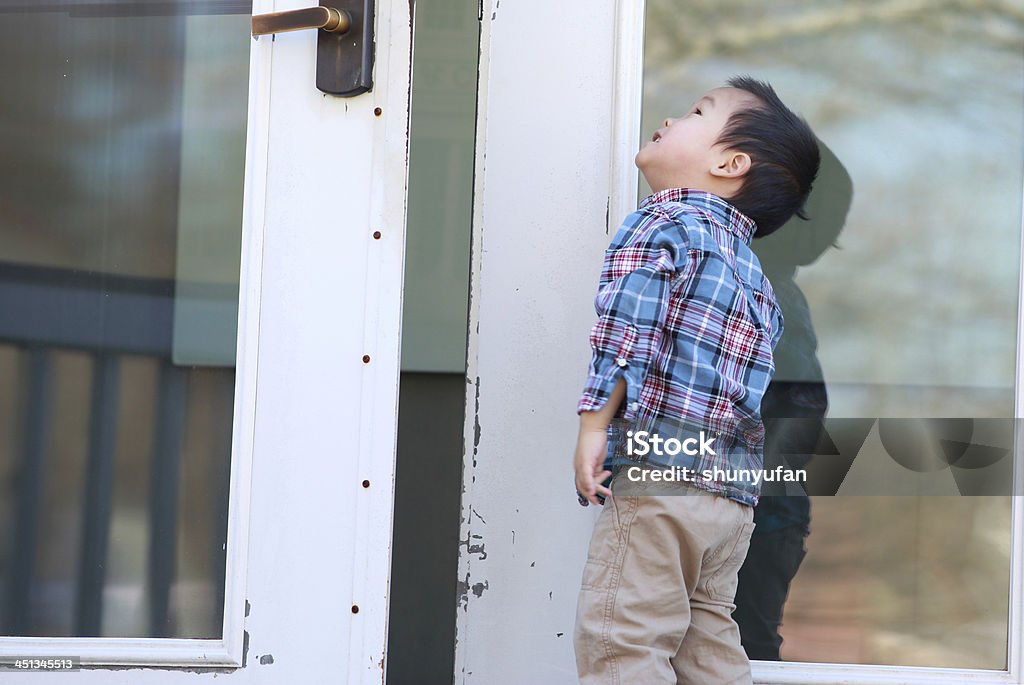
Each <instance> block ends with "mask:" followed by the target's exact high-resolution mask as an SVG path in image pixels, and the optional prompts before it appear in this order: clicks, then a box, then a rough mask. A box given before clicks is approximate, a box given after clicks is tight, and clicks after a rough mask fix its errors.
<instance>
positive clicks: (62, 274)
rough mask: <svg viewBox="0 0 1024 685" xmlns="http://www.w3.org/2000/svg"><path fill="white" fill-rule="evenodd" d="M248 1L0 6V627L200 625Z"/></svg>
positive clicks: (230, 286)
mask: <svg viewBox="0 0 1024 685" xmlns="http://www.w3.org/2000/svg"><path fill="white" fill-rule="evenodd" d="M249 14H250V8H249V3H245V2H237V1H230V2H229V1H221V2H216V1H212V0H211V1H209V2H184V1H182V2H178V3H174V2H139V1H124V2H92V1H90V2H74V1H70V0H69V1H65V2H38V3H27V2H26V3H10V2H8V3H4V4H3V5H0V79H2V81H3V83H4V91H3V95H2V96H0V98H2V104H0V149H2V150H3V151H4V154H3V155H2V156H0V176H2V177H3V178H4V181H5V182H4V183H3V184H0V586H2V594H0V634H3V635H18V636H48V637H59V636H104V637H186V638H217V637H220V635H221V623H222V617H223V596H224V563H225V551H226V550H225V544H226V530H227V494H228V468H229V457H230V447H231V444H230V443H231V422H232V407H233V400H234V398H233V394H234V364H235V341H236V331H235V325H236V319H237V310H238V274H239V259H240V254H241V245H240V237H241V211H242V182H243V164H244V147H245V145H244V143H245V121H246V106H247V90H248V56H249V45H250V38H249V30H248V29H249V27H248V22H249Z"/></svg>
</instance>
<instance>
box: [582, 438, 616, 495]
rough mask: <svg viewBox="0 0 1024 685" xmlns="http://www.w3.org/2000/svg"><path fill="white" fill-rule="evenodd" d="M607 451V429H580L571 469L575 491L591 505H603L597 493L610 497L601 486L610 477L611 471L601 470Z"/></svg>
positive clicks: (609, 491)
mask: <svg viewBox="0 0 1024 685" xmlns="http://www.w3.org/2000/svg"><path fill="white" fill-rule="evenodd" d="M607 449H608V431H607V428H604V427H600V426H598V427H593V428H585V427H583V426H581V427H580V433H579V436H578V437H577V438H576V454H575V456H574V457H573V468H574V469H575V471H576V491H577V492H578V493H580V494H581V495H583V497H585V498H586V499H587V501H589V502H590V503H591V504H603V502H601V501H599V500H598V498H597V493H601V494H602V495H604V496H605V497H611V496H612V491H611V490H609V489H608V488H607V487H605V486H604V485H601V483H602V482H603V481H604V480H605V479H606V478H608V476H610V475H612V472H611V471H609V470H607V469H604V470H602V469H601V467H602V465H603V464H604V458H605V453H606V451H607ZM581 503H582V502H581Z"/></svg>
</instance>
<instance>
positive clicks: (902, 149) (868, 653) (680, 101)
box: [640, 0, 1024, 670]
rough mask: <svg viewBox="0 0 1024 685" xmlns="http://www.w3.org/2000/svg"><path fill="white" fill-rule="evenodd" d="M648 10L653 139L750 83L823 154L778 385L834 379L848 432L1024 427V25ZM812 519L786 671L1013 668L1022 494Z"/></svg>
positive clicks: (847, 500) (780, 274) (774, 8)
mask: <svg viewBox="0 0 1024 685" xmlns="http://www.w3.org/2000/svg"><path fill="white" fill-rule="evenodd" d="M646 12H647V16H646V37H645V61H644V91H643V125H642V131H643V136H644V139H646V137H648V136H650V134H651V131H653V130H654V129H656V128H657V127H658V126H659V125H660V124H659V123H658V122H660V121H661V120H662V119H664V118H665V117H666V116H675V115H676V114H677V113H682V112H684V111H685V110H686V108H688V107H689V105H690V103H691V102H692V101H693V100H695V99H696V97H698V96H699V95H700V94H701V93H702V92H703V91H705V90H707V89H709V88H712V87H716V86H719V85H723V84H724V81H725V80H726V79H727V78H728V77H730V76H732V75H734V74H746V73H749V74H750V75H753V76H755V77H758V78H763V79H766V80H768V81H770V82H771V83H772V84H773V85H774V86H775V88H776V90H777V91H778V92H779V94H780V95H781V97H782V98H783V100H784V101H786V102H787V103H789V104H790V105H791V106H793V107H794V109H796V110H798V111H799V112H800V113H801V114H802V115H803V116H805V118H806V119H807V120H808V122H809V123H810V124H811V126H812V127H813V128H814V130H815V132H816V134H817V135H818V137H819V139H820V140H821V142H822V143H823V146H824V150H825V153H826V154H825V161H824V165H823V170H822V180H821V182H820V183H819V189H818V190H817V191H816V197H813V198H812V203H811V207H810V209H811V215H812V216H811V221H810V222H807V223H802V222H798V223H796V224H794V225H791V226H787V227H786V228H784V229H783V230H782V231H780V232H779V233H778V234H777V235H775V236H771V237H769V238H766V239H764V240H763V241H755V243H754V249H755V251H756V252H758V254H759V255H760V256H761V259H762V262H763V263H764V266H765V270H766V272H767V273H769V276H770V277H771V278H772V280H773V283H774V284H775V287H776V290H777V291H778V292H779V293H780V299H783V300H784V307H787V306H788V307H789V308H790V313H789V314H787V329H786V335H787V336H788V340H786V339H784V341H783V344H782V345H780V350H779V351H778V375H777V380H778V381H781V382H795V383H820V384H823V387H824V389H825V392H826V394H827V399H828V416H829V417H831V418H874V417H896V418H898V417H936V418H938V417H972V418H981V417H987V418H1002V417H1013V416H1014V413H1015V399H1014V398H1015V377H1016V368H1015V359H1016V351H1017V345H1018V341H1017V327H1018V292H1019V281H1020V276H1021V274H1020V262H1021V259H1020V257H1021V255H1020V242H1021V240H1020V231H1021V188H1022V173H1024V130H1022V125H1024V49H1022V48H1024V21H1022V17H1021V14H1020V11H1019V10H1017V9H1013V8H1012V7H1011V3H1000V2H972V3H942V4H938V3H906V2H897V1H891V2H890V1H885V2H871V3H867V2H846V1H843V0H831V1H826V2H815V3H807V2H795V1H788V0H784V1H779V0H773V1H772V2H754V1H753V0H723V1H721V2H715V3H707V2H679V1H677V0H648V2H647V10H646ZM646 192H647V189H646V188H641V190H640V195H641V197H642V196H643V195H645V194H646ZM871 439H872V438H869V443H868V444H870V440H871ZM876 439H877V436H876ZM855 466H856V465H855ZM810 511H811V520H810V530H811V533H810V535H809V537H808V538H807V539H806V548H807V556H806V558H805V559H804V560H803V563H802V565H801V566H800V568H799V571H798V573H797V575H796V577H795V579H794V581H793V583H792V586H791V588H790V592H789V597H788V601H787V602H786V605H785V614H784V624H783V626H782V629H781V633H782V635H783V637H784V639H785V642H784V644H783V647H782V658H783V659H784V660H789V661H809V662H821V663H854V664H890V665H913V666H944V667H957V668H983V669H996V670H1001V669H1004V668H1005V667H1006V657H1007V634H1008V608H1009V575H1010V547H1011V544H1010V542H1011V514H1010V512H1011V498H1010V497H997V496H987V497H986V496H978V497H962V496H953V497H937V496H921V497H907V496H900V497H897V496H884V495H874V496H872V495H863V493H862V496H836V497H815V498H812V502H811V507H810Z"/></svg>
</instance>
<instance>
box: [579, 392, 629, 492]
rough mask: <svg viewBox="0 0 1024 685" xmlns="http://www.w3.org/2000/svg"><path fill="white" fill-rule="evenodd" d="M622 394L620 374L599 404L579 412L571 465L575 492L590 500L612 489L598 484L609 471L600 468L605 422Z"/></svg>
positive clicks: (604, 441) (605, 442) (612, 412)
mask: <svg viewBox="0 0 1024 685" xmlns="http://www.w3.org/2000/svg"><path fill="white" fill-rule="evenodd" d="M625 396H626V381H625V380H623V379H622V378H620V379H619V382H618V383H617V384H616V385H615V389H614V390H612V394H611V397H609V398H608V401H607V402H606V403H605V405H604V406H603V407H601V408H600V409H595V410H593V411H584V412H580V432H579V435H578V436H577V438H576V453H575V455H574V456H573V469H574V470H575V471H576V492H578V493H580V494H581V495H583V497H585V498H586V499H587V501H589V502H590V503H591V504H599V502H598V499H597V495H598V493H600V494H601V495H603V496H604V497H611V496H612V491H611V490H609V489H608V488H607V487H605V486H604V485H601V483H602V482H603V481H604V480H605V478H607V477H608V476H610V475H612V472H611V471H608V470H607V469H605V470H602V466H603V464H604V458H605V453H606V452H607V449H608V424H610V423H611V421H612V417H614V416H615V410H616V409H618V407H619V405H620V404H621V403H622V398H623V397H625Z"/></svg>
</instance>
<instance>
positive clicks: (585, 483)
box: [573, 217, 686, 504]
mask: <svg viewBox="0 0 1024 685" xmlns="http://www.w3.org/2000/svg"><path fill="white" fill-rule="evenodd" d="M685 246H686V236H685V233H684V231H683V230H682V227H680V226H679V225H677V224H675V223H674V222H672V221H668V220H665V219H663V218H661V217H653V221H652V223H651V224H649V225H648V226H646V227H643V228H642V229H641V230H640V231H639V232H638V235H637V239H636V240H633V241H631V242H629V243H628V244H625V245H614V243H613V247H612V248H610V249H609V250H608V251H607V252H606V254H605V262H604V267H603V269H602V273H601V281H602V287H601V289H600V292H599V293H598V295H597V298H596V300H595V308H596V309H597V315H598V320H597V323H596V324H594V327H593V328H592V329H591V331H590V344H591V348H592V351H593V355H592V358H591V364H590V372H589V374H588V376H587V381H586V385H585V386H584V388H583V394H582V396H581V397H580V400H579V402H578V404H577V407H576V413H577V414H579V416H580V432H579V436H578V438H577V443H576V450H575V453H574V457H573V468H574V470H575V472H576V489H577V491H578V492H579V494H580V495H581V496H582V497H583V498H585V500H586V501H589V502H592V503H594V504H598V503H599V502H598V499H597V495H598V494H601V495H603V496H605V497H607V496H610V495H611V492H610V491H609V489H608V488H606V487H604V486H602V485H600V483H601V482H602V481H603V480H604V479H605V478H607V476H608V475H610V474H611V472H610V471H606V470H601V469H602V466H603V463H604V458H605V453H606V450H607V444H608V431H607V429H608V425H609V424H610V423H611V421H612V418H613V417H614V416H615V415H616V414H617V410H618V409H619V406H620V405H621V404H623V402H625V403H626V406H625V407H624V410H623V412H622V417H623V419H624V420H626V421H632V420H633V419H634V418H635V416H636V412H637V409H638V408H639V402H638V400H639V395H640V388H641V386H642V385H643V383H644V378H645V377H646V375H647V370H648V368H649V366H650V364H651V361H652V359H653V357H654V355H655V353H656V350H657V349H658V347H659V345H660V339H661V336H662V332H663V329H664V327H665V319H666V317H667V313H668V306H669V297H670V290H671V288H670V284H671V281H672V278H673V276H674V275H675V273H676V259H677V257H678V255H679V254H680V252H681V251H682V250H684V249H685ZM684 254H685V253H684ZM582 503H583V500H581V504H582Z"/></svg>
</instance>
